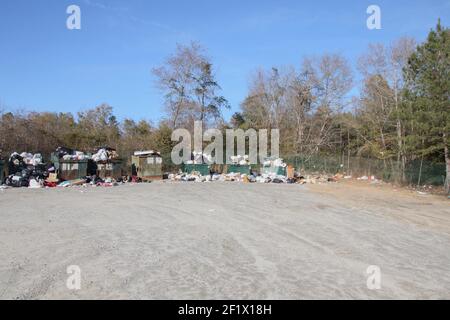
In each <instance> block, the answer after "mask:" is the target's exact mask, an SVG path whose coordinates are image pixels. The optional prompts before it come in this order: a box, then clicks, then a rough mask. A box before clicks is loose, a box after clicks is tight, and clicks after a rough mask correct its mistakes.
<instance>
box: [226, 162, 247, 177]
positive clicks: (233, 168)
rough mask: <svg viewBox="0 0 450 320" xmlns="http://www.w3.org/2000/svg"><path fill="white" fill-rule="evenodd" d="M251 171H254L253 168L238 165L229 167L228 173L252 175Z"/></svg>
mask: <svg viewBox="0 0 450 320" xmlns="http://www.w3.org/2000/svg"><path fill="white" fill-rule="evenodd" d="M251 170H252V167H251V166H242V165H237V164H230V165H227V173H239V174H246V175H250V173H251Z"/></svg>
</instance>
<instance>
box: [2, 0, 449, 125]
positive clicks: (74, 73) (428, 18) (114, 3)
mask: <svg viewBox="0 0 450 320" xmlns="http://www.w3.org/2000/svg"><path fill="white" fill-rule="evenodd" d="M71 4H76V5H78V6H80V7H81V13H82V17H81V19H82V29H81V30H68V29H67V28H66V20H67V17H68V15H67V14H66V8H67V7H68V6H69V5H71ZM371 4H377V5H379V6H380V7H381V10H382V30H372V31H371V30H368V29H367V27H366V19H367V17H368V15H367V14H366V9H367V7H368V6H369V5H371ZM439 17H440V18H441V19H442V22H443V24H444V25H445V26H449V25H450V21H449V20H450V19H449V18H450V0H414V1H405V0H396V1H379V0H371V1H365V0H359V1H355V0H354V1H347V0H343V1H331V0H330V1H328V0H327V1H320V0H316V1H299V0H297V1H295V0H290V1H287V0H284V1H280V0H278V1H275V0H272V1H266V0H258V1H254V0H251V1H244V0H240V1H238V0H226V1H225V0H222V1H214V0H209V1H205V0H190V1H181V0H177V1H175V0H165V1H150V0H127V1H125V0H70V1H66V0H35V1H30V0H1V1H0V41H1V42H0V43H1V50H0V107H1V106H3V108H5V107H6V108H7V109H9V110H15V109H25V110H35V111H60V112H74V113H76V112H78V111H81V110H85V109H87V108H91V107H94V106H96V105H99V104H101V103H103V102H106V103H109V104H110V105H112V106H113V107H114V110H115V113H116V114H117V116H118V117H119V119H123V118H125V117H128V118H133V119H141V118H144V119H150V120H153V121H155V122H156V121H158V120H159V119H160V118H161V115H162V104H163V98H162V94H161V92H159V91H158V89H156V88H155V80H154V78H153V76H152V74H151V69H152V68H153V67H156V66H159V65H160V64H161V63H162V62H163V61H164V59H165V58H166V57H167V56H168V55H170V54H171V53H172V52H174V49H175V46H176V44H177V43H182V44H185V43H189V42H190V41H197V42H199V43H201V44H202V45H203V46H204V47H205V48H207V50H208V54H209V56H210V57H211V58H212V60H213V63H214V65H215V68H216V75H217V78H218V80H219V83H220V84H221V86H222V89H223V91H222V94H223V95H224V96H225V97H226V98H227V99H228V100H229V101H230V103H231V105H232V110H231V111H229V112H226V114H225V116H226V117H229V116H230V115H231V113H232V112H234V111H237V110H238V109H239V104H240V103H241V101H242V100H243V99H244V98H245V95H246V92H247V88H248V82H249V78H250V75H251V74H252V72H254V71H255V69H257V68H258V67H264V68H270V67H272V66H283V65H294V66H299V64H300V61H301V59H302V57H304V56H310V55H319V54H322V53H332V52H337V53H341V54H343V55H345V56H346V57H347V58H348V59H349V61H350V62H351V63H352V64H353V65H355V62H356V59H357V58H358V56H360V55H361V54H362V53H363V52H365V51H366V49H367V46H368V44H369V43H371V42H382V43H386V44H388V43H389V42H391V41H392V40H395V39H396V38H398V37H400V36H412V37H414V38H416V39H417V40H419V41H422V40H424V39H425V37H426V35H427V33H428V31H429V30H430V29H431V28H432V27H434V26H435V25H436V22H437V19H438V18H439Z"/></svg>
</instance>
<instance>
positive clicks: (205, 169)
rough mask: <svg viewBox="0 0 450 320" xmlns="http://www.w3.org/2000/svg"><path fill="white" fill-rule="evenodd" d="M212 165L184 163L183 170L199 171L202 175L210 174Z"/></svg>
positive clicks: (188, 171)
mask: <svg viewBox="0 0 450 320" xmlns="http://www.w3.org/2000/svg"><path fill="white" fill-rule="evenodd" d="M210 168H211V166H210V165H209V164H183V169H182V170H183V172H184V173H187V174H191V173H193V172H198V173H200V175H202V176H208V175H209V173H210V172H209V170H210Z"/></svg>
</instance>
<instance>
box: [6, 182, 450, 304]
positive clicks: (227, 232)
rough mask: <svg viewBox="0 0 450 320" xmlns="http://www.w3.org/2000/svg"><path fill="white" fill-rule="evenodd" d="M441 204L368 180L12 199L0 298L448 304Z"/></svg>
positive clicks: (445, 217) (448, 248)
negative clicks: (371, 283) (71, 280)
mask: <svg viewBox="0 0 450 320" xmlns="http://www.w3.org/2000/svg"><path fill="white" fill-rule="evenodd" d="M449 204H450V200H448V199H447V198H445V197H438V196H432V195H421V194H418V193H414V192H411V191H405V190H400V189H395V188H393V187H390V186H387V185H381V186H380V185H371V184H369V183H367V182H343V183H337V184H323V185H306V186H300V185H276V184H241V183H220V182H217V183H200V184H197V183H171V182H168V183H163V182H158V183H152V184H140V185H124V186H120V187H115V188H68V189H52V190H28V189H20V190H12V189H8V190H4V191H0V221H1V222H0V299H123V298H125V299H383V298H388V299H391V298H395V299H434V298H436V299H450V206H449ZM71 265H76V266H79V268H80V270H81V289H80V290H69V289H68V288H67V286H66V281H67V279H68V277H69V274H67V267H68V266H71ZM371 265H376V266H379V268H380V270H381V289H379V290H369V289H368V287H367V278H368V274H367V273H366V270H367V268H368V267H369V266H371Z"/></svg>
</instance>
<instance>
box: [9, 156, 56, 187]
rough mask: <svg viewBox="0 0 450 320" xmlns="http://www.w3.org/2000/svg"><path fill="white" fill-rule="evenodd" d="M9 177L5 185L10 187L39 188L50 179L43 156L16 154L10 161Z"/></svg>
mask: <svg viewBox="0 0 450 320" xmlns="http://www.w3.org/2000/svg"><path fill="white" fill-rule="evenodd" d="M8 172H9V176H8V177H7V178H6V180H5V184H6V185H7V186H10V187H16V188H20V187H31V188H34V187H37V186H40V185H41V184H43V183H44V180H45V179H47V178H48V174H49V173H48V170H47V167H46V165H45V164H44V163H43V160H42V155H41V154H39V153H37V154H31V153H27V152H23V153H21V154H19V153H17V152H14V153H13V154H11V156H10V157H9V160H8Z"/></svg>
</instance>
